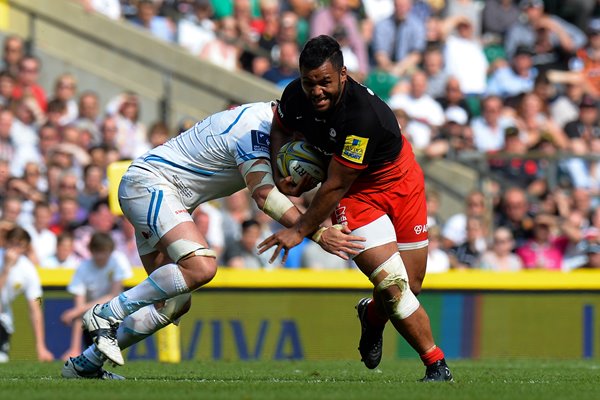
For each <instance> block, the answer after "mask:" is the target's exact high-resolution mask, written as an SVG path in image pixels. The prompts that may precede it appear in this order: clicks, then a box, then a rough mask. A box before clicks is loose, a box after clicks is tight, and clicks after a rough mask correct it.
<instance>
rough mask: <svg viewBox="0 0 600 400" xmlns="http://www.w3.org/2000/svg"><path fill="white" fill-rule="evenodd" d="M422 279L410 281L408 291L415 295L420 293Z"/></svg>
mask: <svg viewBox="0 0 600 400" xmlns="http://www.w3.org/2000/svg"><path fill="white" fill-rule="evenodd" d="M421 284H422V281H417V280H415V281H410V291H411V292H413V294H414V295H415V296H418V295H419V294H420V293H421V286H422V285H421Z"/></svg>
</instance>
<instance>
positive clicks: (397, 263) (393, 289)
mask: <svg viewBox="0 0 600 400" xmlns="http://www.w3.org/2000/svg"><path fill="white" fill-rule="evenodd" d="M370 279H371V282H373V284H374V285H375V290H376V291H377V292H379V293H380V295H381V297H382V300H383V304H384V307H385V311H386V313H387V314H388V316H389V317H390V318H393V319H401V320H402V319H406V318H408V317H410V316H411V315H412V314H413V313H414V312H415V311H416V310H417V309H418V308H419V300H417V298H416V297H415V295H414V293H413V292H412V289H411V287H410V286H409V281H408V275H407V273H406V269H405V267H404V264H403V262H402V259H401V258H400V255H399V254H394V255H393V256H392V257H390V258H389V259H388V260H387V261H385V262H384V263H383V264H381V265H380V266H379V267H378V268H377V269H375V271H374V272H373V273H372V274H371V276H370Z"/></svg>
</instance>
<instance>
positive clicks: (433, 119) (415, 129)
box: [388, 71, 445, 149]
mask: <svg viewBox="0 0 600 400" xmlns="http://www.w3.org/2000/svg"><path fill="white" fill-rule="evenodd" d="M388 103H389V105H390V108H391V109H392V110H399V109H400V110H404V111H406V113H407V114H408V116H409V118H410V119H411V122H412V123H411V124H410V126H409V127H406V130H405V131H404V134H405V135H406V136H407V139H409V140H410V141H411V142H412V143H413V145H414V147H415V148H416V149H423V148H425V147H426V146H427V145H428V144H429V143H430V141H431V138H432V137H433V136H434V135H435V133H436V132H437V129H438V128H439V127H440V126H441V125H442V124H443V123H444V120H445V117H444V111H443V110H442V107H441V106H440V104H439V103H438V102H437V101H435V100H434V99H433V98H432V97H431V96H429V95H428V94H427V76H426V75H425V73H424V72H422V71H416V72H415V73H414V74H413V75H412V77H411V80H410V89H409V92H408V93H396V94H394V95H393V96H392V97H391V98H390V99H389V101H388Z"/></svg>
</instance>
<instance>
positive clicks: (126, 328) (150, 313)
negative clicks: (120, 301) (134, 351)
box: [117, 305, 171, 349]
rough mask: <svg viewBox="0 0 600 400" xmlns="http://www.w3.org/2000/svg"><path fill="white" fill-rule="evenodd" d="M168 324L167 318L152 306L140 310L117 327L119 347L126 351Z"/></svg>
mask: <svg viewBox="0 0 600 400" xmlns="http://www.w3.org/2000/svg"><path fill="white" fill-rule="evenodd" d="M170 323H171V321H170V320H169V318H167V317H166V316H165V315H163V314H161V313H159V312H158V311H157V310H156V308H155V307H154V305H149V306H146V307H143V308H140V309H139V310H137V311H136V312H134V313H133V314H131V315H128V316H127V317H126V318H125V319H124V320H123V322H121V324H120V325H119V329H117V341H118V342H119V347H120V348H121V349H126V348H128V347H129V346H131V345H133V344H135V343H137V342H139V341H140V340H143V339H145V338H146V337H148V336H150V335H152V334H153V333H154V332H156V331H158V330H159V329H162V328H164V327H165V326H167V325H169V324H170Z"/></svg>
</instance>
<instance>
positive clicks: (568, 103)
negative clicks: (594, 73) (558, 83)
mask: <svg viewBox="0 0 600 400" xmlns="http://www.w3.org/2000/svg"><path fill="white" fill-rule="evenodd" d="M599 37H600V35H599ZM599 72H600V69H599ZM564 86H565V88H564V93H561V94H559V95H558V96H557V97H556V98H555V99H554V100H553V101H552V102H551V103H550V105H549V107H548V111H549V112H550V116H551V117H552V119H553V120H554V122H556V125H558V126H559V127H561V128H563V129H565V130H566V127H565V125H566V124H567V123H568V122H571V121H574V120H576V119H577V118H578V117H579V106H580V104H581V101H582V100H583V96H584V88H583V84H582V83H580V82H576V81H572V82H566V83H565V85H564Z"/></svg>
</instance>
